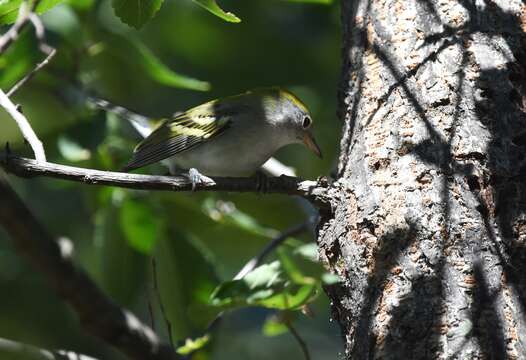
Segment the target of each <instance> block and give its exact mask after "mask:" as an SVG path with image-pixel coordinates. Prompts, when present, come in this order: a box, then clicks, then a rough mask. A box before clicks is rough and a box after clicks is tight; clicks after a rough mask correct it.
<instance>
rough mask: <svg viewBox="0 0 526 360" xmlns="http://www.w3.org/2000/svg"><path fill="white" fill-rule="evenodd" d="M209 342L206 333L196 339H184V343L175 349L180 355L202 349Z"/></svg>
mask: <svg viewBox="0 0 526 360" xmlns="http://www.w3.org/2000/svg"><path fill="white" fill-rule="evenodd" d="M209 342H210V336H209V335H208V334H207V335H204V336H201V337H198V338H196V339H186V340H185V342H184V345H182V346H179V347H178V348H177V349H176V350H175V351H177V353H178V354H180V355H188V354H191V353H193V352H195V351H197V350H199V349H202V348H203V347H204V346H205V345H206V344H208V343H209Z"/></svg>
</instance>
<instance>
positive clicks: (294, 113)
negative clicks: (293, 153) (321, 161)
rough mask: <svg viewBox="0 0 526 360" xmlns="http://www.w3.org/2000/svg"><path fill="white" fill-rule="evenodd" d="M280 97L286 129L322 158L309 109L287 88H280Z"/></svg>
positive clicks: (296, 140) (296, 139) (295, 138)
mask: <svg viewBox="0 0 526 360" xmlns="http://www.w3.org/2000/svg"><path fill="white" fill-rule="evenodd" d="M279 99H280V103H281V109H282V110H281V111H282V121H283V122H284V123H285V127H286V130H285V131H287V132H289V133H290V135H291V136H292V137H293V139H294V140H295V142H298V143H303V144H305V146H307V147H308V148H309V149H310V150H311V151H312V152H313V153H315V154H316V155H317V156H318V157H319V158H321V157H322V154H321V150H320V147H319V146H318V144H317V143H316V140H315V139H314V135H313V134H312V126H313V121H312V117H311V115H310V112H309V109H307V107H306V106H305V104H304V103H303V102H302V101H301V100H300V99H299V98H298V97H296V96H295V95H294V94H292V93H291V92H289V91H287V90H284V89H279Z"/></svg>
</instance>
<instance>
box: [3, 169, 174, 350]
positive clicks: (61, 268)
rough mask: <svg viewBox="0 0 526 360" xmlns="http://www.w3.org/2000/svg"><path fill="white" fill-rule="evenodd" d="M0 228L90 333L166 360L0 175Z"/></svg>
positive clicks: (68, 246) (146, 330) (155, 340)
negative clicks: (0, 200)
mask: <svg viewBox="0 0 526 360" xmlns="http://www.w3.org/2000/svg"><path fill="white" fill-rule="evenodd" d="M0 199H2V203H1V206H0V224H1V225H2V226H3V227H4V228H5V230H6V231H7V233H8V234H9V235H10V237H11V239H12V241H13V244H14V246H15V249H16V251H17V252H18V254H20V256H23V257H25V258H26V259H27V260H28V261H29V262H30V263H31V264H32V265H33V266H34V267H36V268H37V269H38V270H40V272H41V274H42V276H44V277H45V279H46V280H47V281H48V282H49V283H50V285H51V286H52V288H54V289H55V291H56V292H57V293H58V294H59V295H60V297H62V299H63V300H64V301H66V302H67V303H69V304H70V305H71V306H72V307H73V309H74V310H75V312H76V313H77V314H78V316H79V317H80V322H81V324H82V325H83V327H84V328H85V329H86V330H87V331H88V332H90V333H91V334H93V335H95V336H97V337H99V338H101V339H103V340H104V341H106V342H107V343H109V344H111V345H113V346H115V347H116V348H117V349H119V350H120V351H122V352H123V353H125V354H127V355H128V356H129V357H130V358H133V359H137V360H139V359H140V360H150V359H151V360H154V359H155V360H168V359H170V360H172V359H176V358H177V355H176V354H175V353H174V352H173V351H172V349H171V348H170V346H169V345H167V344H164V343H161V342H160V340H159V339H158V337H157V336H156V334H155V333H154V332H153V331H152V330H151V329H150V328H149V327H148V326H147V325H145V324H143V323H141V321H140V320H139V319H137V318H136V317H135V315H133V314H132V313H130V312H129V311H127V310H125V309H123V308H121V307H119V306H118V305H116V304H115V303H114V302H112V301H111V300H110V299H109V298H108V297H107V296H106V295H105V294H104V293H103V292H102V291H101V290H100V289H99V288H98V287H97V285H96V284H95V283H94V282H93V281H92V280H91V279H90V278H89V276H88V275H87V274H86V273H85V272H84V271H83V270H81V269H80V268H78V267H76V266H75V265H74V263H73V260H72V252H73V245H72V243H71V241H69V240H67V239H59V240H55V239H54V238H53V237H52V236H51V234H49V233H48V232H47V229H45V228H44V226H43V225H42V224H41V223H40V222H38V220H37V219H36V218H35V217H34V216H33V214H32V213H31V211H30V210H29V209H28V208H27V207H26V206H25V204H24V202H23V201H22V200H21V199H20V198H19V197H18V195H17V194H16V193H15V192H14V191H13V189H12V188H11V187H10V186H9V184H8V183H7V181H6V179H5V177H4V176H0Z"/></svg>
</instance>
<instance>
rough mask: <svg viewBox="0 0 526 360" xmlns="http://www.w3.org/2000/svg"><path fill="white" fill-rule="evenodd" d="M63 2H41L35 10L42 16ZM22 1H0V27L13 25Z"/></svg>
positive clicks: (61, 0) (53, 0)
mask: <svg viewBox="0 0 526 360" xmlns="http://www.w3.org/2000/svg"><path fill="white" fill-rule="evenodd" d="M63 1H64V0H41V1H40V2H39V3H38V5H37V8H36V13H37V14H42V13H44V12H46V11H48V10H49V9H51V8H52V7H54V6H56V5H58V4H60V3H61V2H63ZM22 2H23V0H0V25H4V24H11V23H14V22H15V20H16V18H17V17H18V11H19V9H20V4H22Z"/></svg>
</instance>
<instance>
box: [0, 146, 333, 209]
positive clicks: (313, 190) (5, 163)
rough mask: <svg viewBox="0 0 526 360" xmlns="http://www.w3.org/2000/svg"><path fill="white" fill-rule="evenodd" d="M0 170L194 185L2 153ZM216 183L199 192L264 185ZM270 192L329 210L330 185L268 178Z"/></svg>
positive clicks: (126, 183)
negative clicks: (299, 199) (302, 200)
mask: <svg viewBox="0 0 526 360" xmlns="http://www.w3.org/2000/svg"><path fill="white" fill-rule="evenodd" d="M0 167H2V168H4V170H5V171H7V172H9V173H12V174H14V175H17V176H19V177H24V178H31V177H36V176H46V177H52V178H57V179H64V180H69V181H77V182H81V183H84V184H89V185H109V186H116V187H123V188H130V189H138V190H163V191H191V190H192V183H191V182H190V180H189V179H188V178H187V177H186V176H159V175H142V174H129V173H122V172H112V171H100V170H93V169H86V168H79V167H73V166H65V165H58V164H53V163H49V162H44V163H42V162H38V161H35V160H31V159H26V158H22V157H17V156H13V155H10V154H7V153H5V152H4V153H0ZM212 180H213V182H207V183H201V184H198V185H197V187H196V189H195V190H196V191H230V192H254V193H257V192H258V187H259V186H260V185H261V184H260V183H259V182H258V180H257V179H256V178H224V177H216V178H213V179H212ZM266 181H267V184H266V186H265V189H266V193H269V194H287V195H298V196H301V197H304V198H306V199H308V200H310V201H311V202H312V203H313V204H314V205H316V206H317V207H318V208H319V209H322V208H323V209H327V205H328V201H327V200H326V193H327V191H328V187H327V185H323V184H319V183H318V182H316V181H310V180H301V179H299V178H295V177H289V176H280V177H271V178H267V179H266Z"/></svg>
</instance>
